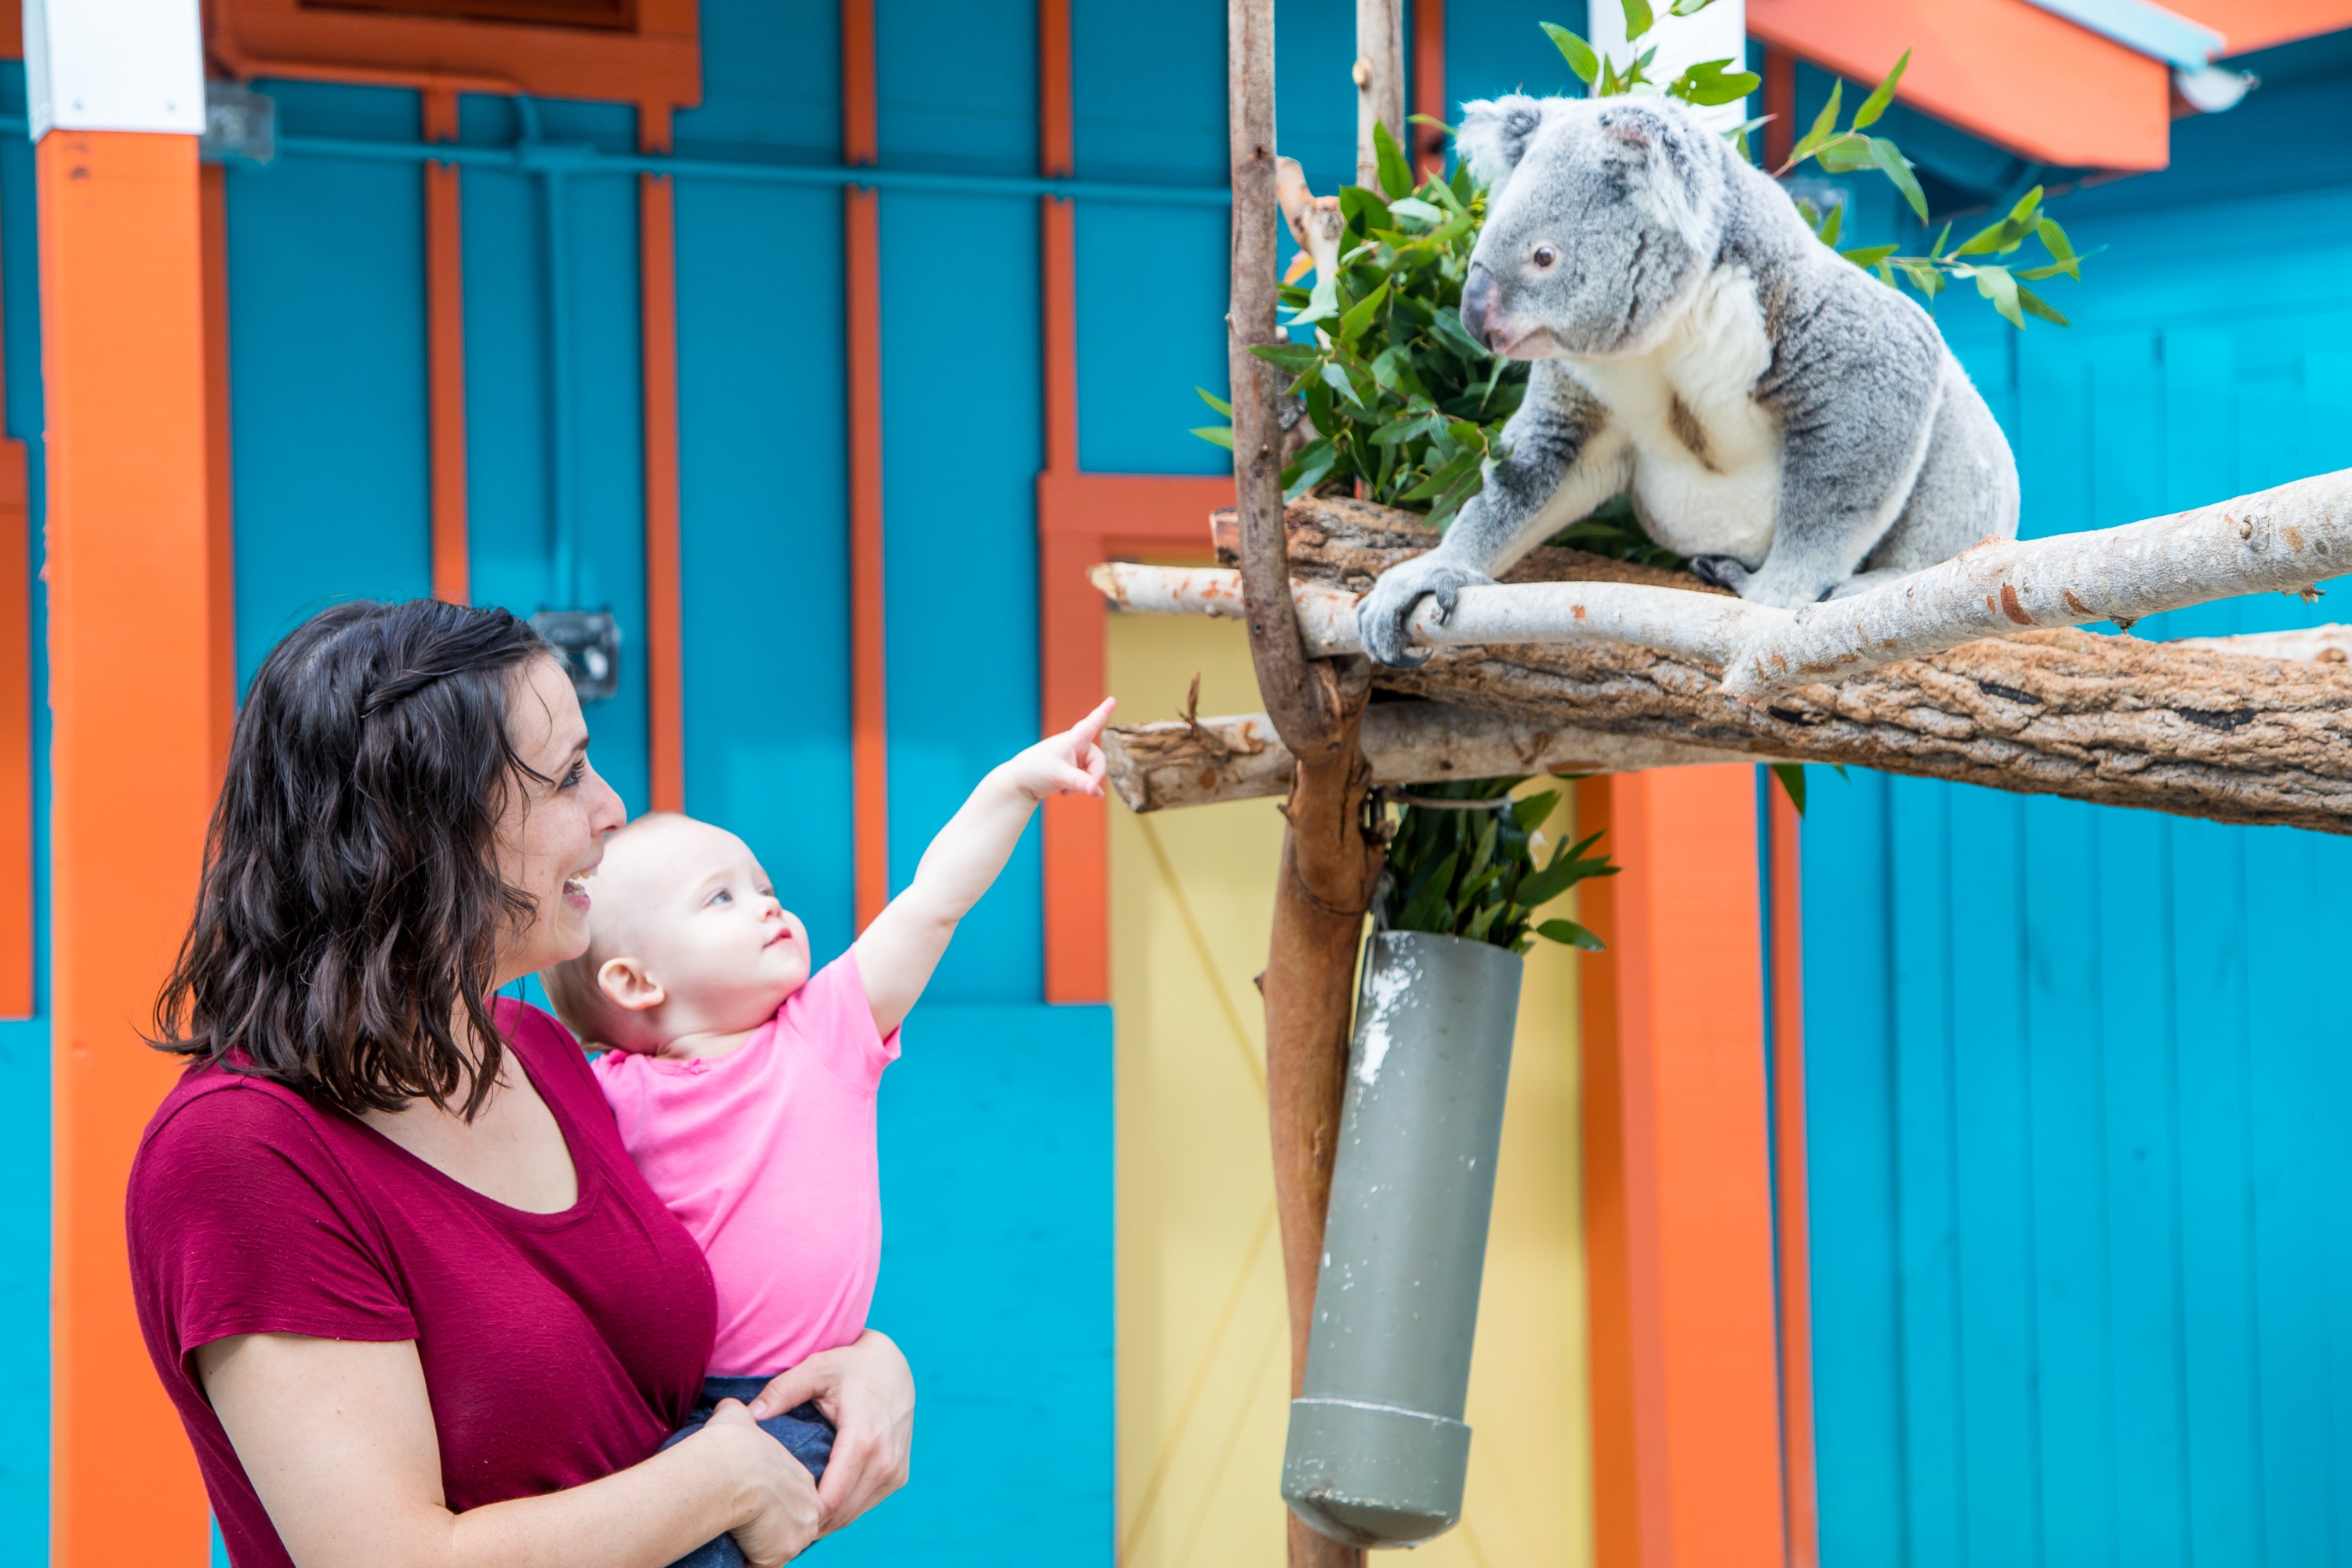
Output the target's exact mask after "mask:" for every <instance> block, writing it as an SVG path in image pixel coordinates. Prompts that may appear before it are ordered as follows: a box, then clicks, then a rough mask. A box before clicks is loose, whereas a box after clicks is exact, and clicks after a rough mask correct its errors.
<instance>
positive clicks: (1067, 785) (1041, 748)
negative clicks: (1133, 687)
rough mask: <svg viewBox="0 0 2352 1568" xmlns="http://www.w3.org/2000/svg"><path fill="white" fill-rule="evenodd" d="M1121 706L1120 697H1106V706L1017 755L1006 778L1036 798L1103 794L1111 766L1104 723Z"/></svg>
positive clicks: (1005, 766)
mask: <svg viewBox="0 0 2352 1568" xmlns="http://www.w3.org/2000/svg"><path fill="white" fill-rule="evenodd" d="M1116 707H1118V698H1116V697H1106V698H1104V699H1103V700H1102V706H1100V707H1098V708H1097V709H1096V710H1094V711H1093V712H1091V713H1089V714H1087V716H1086V717H1085V718H1083V719H1081V720H1079V721H1077V722H1076V723H1075V724H1073V725H1071V726H1070V727H1069V728H1068V729H1066V730H1065V731H1062V732H1061V733H1060V734H1058V735H1048V736H1047V737H1046V738H1045V739H1044V740H1042V741H1040V742H1037V743H1036V744H1035V745H1034V746H1032V747H1030V748H1029V749H1028V750H1027V751H1025V752H1020V753H1018V754H1016V755H1015V756H1014V757H1013V759H1012V760H1011V761H1009V762H1007V763H1005V764H1004V768H1003V773H1004V777H1005V779H1006V781H1007V782H1008V783H1010V784H1012V785H1013V787H1014V788H1016V789H1018V790H1020V791H1021V793H1022V794H1024V795H1027V796H1028V797H1029V798H1030V799H1032V800H1045V799H1046V798H1048V797H1050V796H1053V795H1095V796H1097V797H1099V796H1100V795H1102V792H1103V774H1104V773H1105V771H1106V769H1107V767H1108V763H1105V762H1104V760H1103V752H1102V745H1101V740H1102V732H1103V726H1104V725H1106V724H1108V723H1109V722H1110V712H1111V710H1112V709H1114V708H1116Z"/></svg>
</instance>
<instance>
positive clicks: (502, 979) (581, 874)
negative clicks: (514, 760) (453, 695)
mask: <svg viewBox="0 0 2352 1568" xmlns="http://www.w3.org/2000/svg"><path fill="white" fill-rule="evenodd" d="M507 738H508V740H509V741H510V742H512V743H513V745H514V749H515V754H516V755H518V756H520V758H522V760H523V761H524V762H525V763H529V764H530V767H531V769H532V771H533V772H535V773H540V774H541V775H542V777H544V778H545V779H546V780H547V781H548V782H546V783H541V781H540V780H539V779H534V778H521V779H514V780H510V781H509V784H508V789H507V800H506V807H505V810H504V811H503V812H502V813H501V814H500V816H499V876H500V877H502V878H504V879H505V880H506V882H507V885H508V886H509V887H511V888H518V889H521V890H522V891H523V892H525V893H527V894H529V895H530V900H531V902H532V903H533V904H534V905H535V906H536V910H535V912H534V913H533V914H532V915H531V916H530V923H529V924H528V925H526V926H524V927H523V928H522V929H520V930H519V931H514V932H513V933H511V934H510V935H509V937H508V938H507V939H506V941H504V942H501V943H500V944H499V972H498V983H499V984H500V985H505V984H509V982H511V981H515V980H519V979H520V978H521V977H522V976H524V975H526V974H529V973H533V972H534V971H537V970H541V969H545V968H547V967H548V966H549V965H551V964H555V963H562V962H563V961H564V960H565V959H567V958H577V957H578V956H579V955H580V954H581V953H582V952H585V951H587V947H588V893H587V889H585V888H583V886H582V885H581V884H582V882H583V879H585V878H586V877H587V875H588V873H589V872H591V871H593V870H594V869H595V868H596V862H597V861H599V860H601V859H603V858H604V837H605V835H607V834H609V833H612V832H614V830H615V829H617V828H618V827H620V826H621V824H622V823H623V822H624V821H625V820H626V818H627V813H626V812H625V810H624V809H623V807H622V805H621V797H620V796H619V795H614V793H613V787H612V785H610V784H606V783H605V782H604V780H603V779H602V778H600V777H598V776H597V773H596V770H595V769H594V768H593V767H591V766H589V765H588V721H587V720H586V719H585V718H583V716H582V715H581V712H580V699H579V698H578V697H576V696H574V695H573V694H572V682H571V680H570V679H569V678H568V677H566V676H565V675H564V673H563V671H562V668H560V667H559V666H558V665H557V664H556V662H555V661H554V660H553V659H551V658H535V659H533V660H531V661H530V664H528V665H527V666H525V667H524V668H523V669H522V670H521V671H520V673H519V674H518V675H517V676H516V677H515V689H514V695H513V697H512V699H511V700H509V702H508V704H507Z"/></svg>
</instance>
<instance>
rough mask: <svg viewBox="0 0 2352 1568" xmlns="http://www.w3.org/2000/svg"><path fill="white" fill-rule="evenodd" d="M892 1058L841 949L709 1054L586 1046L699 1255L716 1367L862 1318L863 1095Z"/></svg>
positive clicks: (865, 1212) (733, 1365) (784, 1354)
mask: <svg viewBox="0 0 2352 1568" xmlns="http://www.w3.org/2000/svg"><path fill="white" fill-rule="evenodd" d="M897 1059H898V1031H897V1030H896V1029H893V1030H892V1031H891V1032H890V1036H889V1037H888V1038H887V1039H885V1038H883V1037H882V1036H881V1035H880V1034H878V1033H877V1032H876V1030H875V1027H874V1011H873V1007H872V1005H870V1004H869V1003H868V1002H867V1001H866V983H865V981H863V980H862V979H860V978H859V977H858V973H857V962H856V958H855V957H854V956H853V955H851V954H849V953H844V954H842V955H841V956H840V957H839V958H837V959H835V960H834V961H833V962H832V963H829V964H827V965H825V966H824V968H823V969H821V970H819V971H818V972H817V973H815V974H814V976H813V977H811V979H810V980H809V982H808V984H805V985H803V986H802V987H801V988H800V989H799V990H798V991H795V992H793V994H791V995H790V996H788V997H786V998H785V999H784V1005H782V1007H780V1008H778V1009H777V1010H776V1016H775V1017H774V1018H773V1019H772V1020H771V1021H770V1022H768V1023H766V1024H763V1025H761V1026H760V1028H759V1030H758V1032H757V1033H755V1034H753V1035H752V1037H751V1038H750V1039H749V1040H747V1041H745V1042H744V1043H743V1044H742V1045H741V1046H740V1047H737V1048H736V1049H735V1050H734V1051H732V1052H730V1053H729V1054H728V1055H726V1056H723V1057H713V1058H694V1059H692V1060H689V1061H674V1060H672V1059H670V1058H667V1057H655V1056H645V1055H640V1054H638V1053H636V1052H633V1051H607V1052H605V1053H604V1055H603V1056H601V1057H599V1058H596V1060H595V1063H594V1066H595V1069H596V1082H597V1084H598V1085H599V1086H600V1087H602V1088H603V1089H604V1099H605V1101H606V1103H608V1104H609V1105H611V1106H612V1108H613V1117H614V1121H618V1122H619V1123H620V1127H621V1142H622V1145H623V1146H624V1147H625V1148H626V1149H627V1150H628V1152H629V1158H630V1159H632V1160H634V1161H635V1162H636V1166H637V1169H638V1170H639V1171H641V1172H643V1173H645V1178H646V1184H647V1185H649V1186H651V1187H652V1188H653V1190H654V1193H655V1194H656V1196H658V1197H659V1198H660V1199H661V1201H662V1202H663V1203H665V1204H667V1205H669V1211H670V1213H672V1214H674V1215H677V1217H678V1219H679V1220H680V1221H682V1222H683V1223H684V1224H685V1226H686V1228H687V1231H688V1234H689V1235H691V1236H692V1237H694V1239H695V1241H696V1243H697V1244H698V1246H700V1247H701V1248H702V1255H703V1257H705V1258H708V1259H709V1261H710V1277H711V1279H712V1281H713V1283H715V1284H716V1285H717V1287H718V1289H719V1340H718V1343H717V1344H716V1345H715V1346H714V1347H713V1348H712V1350H711V1352H710V1367H709V1371H710V1373H711V1374H712V1375H713V1376H716V1377H761V1376H766V1375H768V1374H770V1373H779V1372H782V1371H784V1370H786V1369H787V1368H790V1367H793V1366H796V1365H798V1364H799V1363H801V1362H803V1360H805V1359H807V1358H808V1357H809V1356H812V1355H814V1354H815V1353H816V1352H818V1351H824V1350H833V1349H835V1348H836V1347H838V1346H841V1345H845V1344H847V1343H849V1342H851V1341H853V1340H855V1339H856V1338H857V1336H858V1335H859V1334H861V1333H863V1332H864V1331H865V1330H866V1308H867V1307H869V1306H871V1305H872V1304H873V1300H874V1281H875V1279H876V1277H877V1275H878V1274H879V1273H880V1272H881V1268H882V1186H881V1177H880V1171H879V1168H878V1165H877V1160H876V1154H875V1145H874V1097H875V1091H876V1090H877V1089H879V1088H880V1087H881V1083H882V1069H883V1068H886V1067H887V1066H888V1065H889V1064H890V1063H892V1062H894V1061H896V1060H897Z"/></svg>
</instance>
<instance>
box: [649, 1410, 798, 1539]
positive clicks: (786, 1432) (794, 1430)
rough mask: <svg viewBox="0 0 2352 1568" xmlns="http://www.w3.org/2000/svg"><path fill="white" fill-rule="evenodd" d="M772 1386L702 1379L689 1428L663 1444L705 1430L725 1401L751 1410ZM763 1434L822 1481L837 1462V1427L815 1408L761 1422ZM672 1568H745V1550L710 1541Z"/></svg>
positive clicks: (790, 1412) (687, 1425) (787, 1412)
mask: <svg viewBox="0 0 2352 1568" xmlns="http://www.w3.org/2000/svg"><path fill="white" fill-rule="evenodd" d="M767 1386H768V1380H767V1379H766V1378H764V1377H706V1378H704V1379H703V1380H702V1397H701V1398H700V1399H698V1400H697V1401H696V1402H695V1405H694V1414H693V1415H692V1416H690V1417H688V1421H687V1423H686V1425H685V1426H681V1427H679V1428H678V1429H677V1431H675V1432H673V1433H671V1434H670V1435H669V1436H667V1437H666V1438H664V1439H663V1440H662V1447H665V1448H667V1447H669V1446H670V1445H671V1444H672V1443H680V1442H684V1441H685V1440H686V1439H687V1438H688V1437H691V1436H694V1435H695V1434H696V1433H697V1432H699V1431H701V1430H702V1427H703V1424H704V1423H705V1422H707V1421H709V1419H710V1413H711V1412H712V1411H714V1410H716V1409H718V1408H719V1401H720V1400H722V1399H740V1400H741V1401H742V1402H743V1403H744V1404H746V1405H749V1404H751V1401H752V1399H753V1398H754V1397H755V1396H756V1395H757V1394H759V1392H760V1390H761V1389H763V1388H765V1387H767ZM760 1430H761V1431H762V1432H765V1433H766V1434H767V1435H768V1436H771V1437H773V1438H774V1439H775V1440H776V1441H777V1442H779V1443H782V1445H783V1446H784V1447H786V1448H788V1449H790V1450H791V1451H792V1456H793V1458H795V1459H798V1460H799V1461H800V1462H801V1463H802V1464H803V1465H806V1466H807V1467H808V1472H809V1474H810V1475H812V1476H820V1477H821V1476H823V1475H824V1464H825V1461H826V1460H827V1459H830V1458H833V1423H832V1422H830V1421H828V1420H826V1419H825V1418H824V1413H823V1412H822V1411H820V1410H818V1409H817V1407H816V1405H814V1404H808V1405H795V1406H794V1407H793V1408H792V1409H790V1410H787V1411H785V1412H784V1413H783V1414H782V1415H771V1416H769V1417H768V1418H767V1419H766V1420H765V1421H762V1422H761V1423H760ZM670 1568H743V1550H742V1548H741V1547H739V1546H737V1545H736V1544H735V1538H734V1537H733V1536H731V1535H722V1536H720V1537H719V1539H718V1540H716V1541H707V1542H703V1543H702V1544H701V1545H700V1546H698V1547H696V1548H695V1549H694V1550H693V1551H692V1552H688V1553H687V1554H686V1555H685V1556H683V1557H681V1558H679V1559H678V1560H677V1562H676V1563H672V1564H670Z"/></svg>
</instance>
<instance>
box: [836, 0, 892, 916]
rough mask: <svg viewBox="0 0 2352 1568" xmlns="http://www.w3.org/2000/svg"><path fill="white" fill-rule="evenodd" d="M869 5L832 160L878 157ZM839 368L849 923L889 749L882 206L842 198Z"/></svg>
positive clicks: (884, 855) (857, 197)
mask: <svg viewBox="0 0 2352 1568" xmlns="http://www.w3.org/2000/svg"><path fill="white" fill-rule="evenodd" d="M875 90H876V89H875V75H874V0H842V5H841V155H842V161H843V162H844V163H850V164H865V163H874V162H876V161H877V159H878V158H879V157H880V156H881V132H880V121H879V117H878V115H877V111H876V106H875ZM842 231H843V251H844V256H843V262H844V274H845V287H846V293H847V296H848V298H847V309H846V310H845V317H846V320H845V331H846V335H847V339H848V359H849V762H850V793H851V799H852V805H853V807H854V810H855V812H856V828H855V833H856V840H855V845H854V849H853V863H854V867H855V875H856V898H857V923H858V924H859V926H861V927H862V926H864V925H865V924H866V921H870V920H872V919H873V918H874V917H875V916H876V915H878V914H880V913H881V912H882V906H883V905H885V904H887V903H888V902H889V901H890V749H889V731H888V728H887V706H886V703H885V695H886V694H885V692H884V689H883V674H884V665H883V658H884V643H883V637H882V613H883V596H882V199H881V193H879V192H878V191H876V190H874V189H872V188H871V187H866V188H860V187H858V186H856V185H851V186H848V187H846V188H845V189H844V191H843V192H842Z"/></svg>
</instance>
